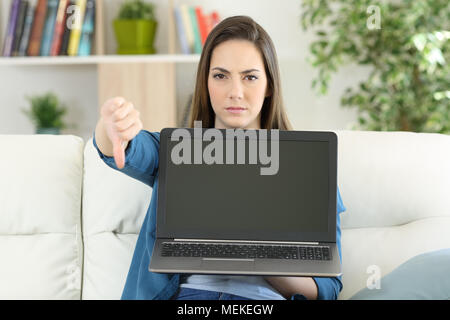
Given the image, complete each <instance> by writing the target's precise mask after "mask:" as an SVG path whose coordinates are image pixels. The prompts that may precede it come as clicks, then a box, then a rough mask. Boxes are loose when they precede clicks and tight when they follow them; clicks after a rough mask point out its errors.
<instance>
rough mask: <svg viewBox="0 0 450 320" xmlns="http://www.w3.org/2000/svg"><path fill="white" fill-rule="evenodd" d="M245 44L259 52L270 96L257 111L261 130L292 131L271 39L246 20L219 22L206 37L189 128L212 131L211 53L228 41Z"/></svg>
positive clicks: (241, 17) (233, 18)
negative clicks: (197, 123) (198, 124)
mask: <svg viewBox="0 0 450 320" xmlns="http://www.w3.org/2000/svg"><path fill="white" fill-rule="evenodd" d="M236 39H237V40H247V41H250V42H251V43H253V44H254V45H255V46H256V47H257V48H258V50H259V51H260V53H261V55H262V57H263V60H264V67H265V71H266V75H267V80H268V81H267V85H268V89H269V93H270V96H268V97H266V98H265V99H264V102H263V106H262V108H261V129H267V130H270V129H279V130H292V126H291V124H290V122H289V119H288V117H287V114H286V111H285V108H284V104H283V97H282V94H281V81H280V70H279V67H278V58H277V53H276V51H275V46H274V45H273V42H272V39H271V38H270V36H269V35H268V34H267V32H266V31H265V30H264V29H263V28H262V27H261V26H260V25H259V24H257V23H256V22H255V21H254V20H253V19H252V18H250V17H248V16H234V17H229V18H227V19H225V20H223V21H222V22H220V23H219V24H218V25H217V26H216V27H215V28H214V29H213V30H212V31H211V33H210V34H209V35H208V38H207V39H206V42H205V45H204V47H203V51H202V54H201V57H200V62H199V65H198V69H197V81H196V85H195V91H194V95H193V98H192V102H191V112H190V116H189V127H190V128H193V127H194V121H202V127H203V128H214V121H215V113H214V110H213V108H212V106H211V100H210V96H209V91H208V75H209V68H210V64H211V57H212V53H213V50H214V48H215V47H216V46H218V45H219V44H220V43H222V42H225V41H228V40H236Z"/></svg>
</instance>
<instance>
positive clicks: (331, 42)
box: [300, 0, 450, 134]
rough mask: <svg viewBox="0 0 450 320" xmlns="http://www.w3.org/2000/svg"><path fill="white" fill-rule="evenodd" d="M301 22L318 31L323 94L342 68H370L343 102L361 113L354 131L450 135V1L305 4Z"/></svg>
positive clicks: (317, 82)
mask: <svg viewBox="0 0 450 320" xmlns="http://www.w3.org/2000/svg"><path fill="white" fill-rule="evenodd" d="M374 8H375V10H374ZM377 12H378V16H377V14H376V13H377ZM377 17H378V18H379V19H378V20H379V21H377V22H378V26H377V24H376V23H375V24H374V23H373V21H374V19H375V18H377ZM300 21H301V24H302V27H303V30H308V29H313V30H314V31H316V36H317V39H316V40H315V41H314V42H313V43H312V44H311V46H310V53H311V58H310V62H311V63H312V65H313V66H314V67H315V68H317V70H318V75H317V77H316V78H315V79H313V82H312V86H313V88H315V89H318V90H319V92H320V93H321V94H326V93H327V90H328V87H329V83H330V79H331V75H332V74H333V73H334V72H336V71H337V70H338V68H339V67H341V66H343V65H346V64H350V63H356V64H359V65H365V66H370V67H371V72H370V75H369V76H368V79H367V80H365V81H363V82H361V83H359V87H357V88H348V89H347V90H346V91H345V93H344V95H343V96H342V98H341V104H342V106H343V107H349V108H357V110H358V123H357V124H355V125H354V127H353V128H354V129H364V130H377V131H400V130H402V131H414V132H436V133H446V134H450V76H449V75H450V64H449V61H450V50H449V49H450V2H449V1H448V0H427V1H416V0H398V1H379V0H354V1H346V0H333V1H331V0H330V1H328V0H303V2H302V16H301V19H300ZM374 26H375V27H374Z"/></svg>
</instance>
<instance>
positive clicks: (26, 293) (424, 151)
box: [0, 131, 450, 299]
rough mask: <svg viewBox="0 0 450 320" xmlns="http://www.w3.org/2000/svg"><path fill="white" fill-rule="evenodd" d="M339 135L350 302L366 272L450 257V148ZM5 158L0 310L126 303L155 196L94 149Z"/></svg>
mask: <svg viewBox="0 0 450 320" xmlns="http://www.w3.org/2000/svg"><path fill="white" fill-rule="evenodd" d="M335 132H336V133H337V134H338V137H339V140H338V141H339V142H338V152H339V160H338V168H339V171H338V185H339V188H340V191H341V195H342V199H343V202H344V205H345V206H346V208H347V211H346V212H344V213H343V214H342V216H341V218H342V249H343V270H344V276H343V284H344V289H343V291H342V292H341V294H340V296H339V299H348V298H350V297H351V296H352V295H353V294H355V293H356V292H357V291H358V290H360V289H362V288H365V287H366V285H367V283H368V279H369V277H371V276H373V272H374V270H375V269H371V268H373V267H370V266H376V267H375V268H376V270H379V271H380V275H381V276H383V275H385V274H387V273H389V272H391V271H392V270H394V269H395V268H396V267H397V266H399V265H400V264H402V263H403V262H405V261H406V260H408V259H409V258H411V257H413V256H416V255H418V254H420V253H424V252H428V251H432V250H437V249H442V248H450V232H449V231H450V136H447V135H440V134H425V133H420V134H417V133H406V132H366V131H335ZM0 146H1V150H2V151H1V153H0V256H1V258H0V261H1V263H0V299H119V298H120V296H121V293H122V289H123V286H124V283H125V279H126V276H127V273H128V268H129V264H130V261H131V257H132V254H133V251H134V245H135V242H136V240H137V235H138V232H139V229H140V227H141V224H142V221H143V218H144V216H145V214H146V211H147V208H148V205H149V202H150V196H151V192H152V189H151V188H149V187H148V186H146V185H144V184H143V183H141V182H139V181H137V180H134V179H132V178H130V177H128V176H126V175H124V174H122V173H121V172H118V171H115V170H113V169H111V168H109V167H108V166H106V164H104V163H103V161H102V160H101V159H100V158H99V157H98V154H97V152H96V150H95V149H94V147H93V145H92V140H89V141H88V142H87V143H84V142H83V140H82V139H81V138H79V137H76V136H47V135H40V136H38V135H33V136H14V135H0ZM424 272H426V270H424ZM412 280H413V279H412Z"/></svg>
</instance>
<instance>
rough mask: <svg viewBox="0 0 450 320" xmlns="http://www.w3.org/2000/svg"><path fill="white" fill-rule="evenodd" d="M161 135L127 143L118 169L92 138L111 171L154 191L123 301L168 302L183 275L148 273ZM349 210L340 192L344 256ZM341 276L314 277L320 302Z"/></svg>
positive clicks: (143, 134) (336, 288)
mask: <svg viewBox="0 0 450 320" xmlns="http://www.w3.org/2000/svg"><path fill="white" fill-rule="evenodd" d="M159 141H160V133H159V132H149V131H146V130H141V131H140V132H139V134H138V135H137V136H136V137H135V138H134V139H133V140H131V141H130V142H129V143H128V146H127V149H126V150H125V166H124V168H122V169H118V168H117V166H116V163H115V161H114V158H113V157H108V156H105V155H104V154H103V153H102V152H101V151H100V150H99V148H98V146H97V143H96V140H95V132H94V135H93V144H94V147H95V148H96V149H97V152H98V154H99V156H100V158H101V159H102V160H103V161H104V162H105V163H106V164H107V165H108V166H109V167H111V168H112V169H115V170H118V171H121V172H123V173H124V174H126V175H128V176H130V177H132V178H135V179H137V180H139V181H141V182H142V183H145V184H146V185H148V186H150V187H151V188H153V192H152V199H151V202H150V206H149V208H148V210H147V213H146V215H145V219H144V222H143V224H142V227H141V230H140V232H139V236H138V239H137V242H136V247H135V250H134V254H133V258H132V261H131V265H130V269H129V271H128V276H127V280H126V283H125V287H124V290H123V293H122V298H121V299H123V300H130V299H137V300H151V299H158V300H168V299H170V298H171V297H172V296H173V295H174V294H175V293H176V291H177V290H178V287H179V284H180V274H165V273H154V272H150V271H149V270H148V266H149V263H150V258H151V256H152V251H153V245H154V242H155V238H156V232H155V231H156V204H157V199H158V172H159V170H158V168H159ZM345 210H346V208H345V207H344V205H343V203H342V199H341V196H340V193H339V188H338V189H337V225H336V227H337V229H336V241H337V245H338V249H339V255H340V256H341V262H342V253H341V222H340V217H339V213H341V212H343V211H345ZM341 278H342V277H341V276H339V277H333V278H316V277H313V279H314V281H315V282H316V284H317V288H318V297H317V298H318V299H327V300H329V299H337V297H338V294H339V292H340V291H341V290H342V282H341ZM297 299H305V297H304V296H303V295H301V294H294V295H293V296H292V297H291V300H297Z"/></svg>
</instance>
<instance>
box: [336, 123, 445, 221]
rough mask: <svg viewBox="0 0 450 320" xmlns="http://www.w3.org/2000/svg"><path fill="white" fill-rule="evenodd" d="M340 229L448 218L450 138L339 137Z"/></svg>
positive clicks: (402, 135)
mask: <svg viewBox="0 0 450 320" xmlns="http://www.w3.org/2000/svg"><path fill="white" fill-rule="evenodd" d="M336 134H337V135H338V177H339V179H338V184H339V188H340V191H341V195H342V199H343V201H344V203H345V206H346V207H347V211H346V214H344V215H342V221H341V222H342V228H343V229H346V228H364V227H388V226H398V225H403V224H406V223H409V222H412V221H415V220H418V219H423V218H429V217H434V216H448V217H450V209H449V208H450V197H449V196H448V194H449V190H450V135H444V134H436V133H413V132H377V131H349V130H342V131H336Z"/></svg>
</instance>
